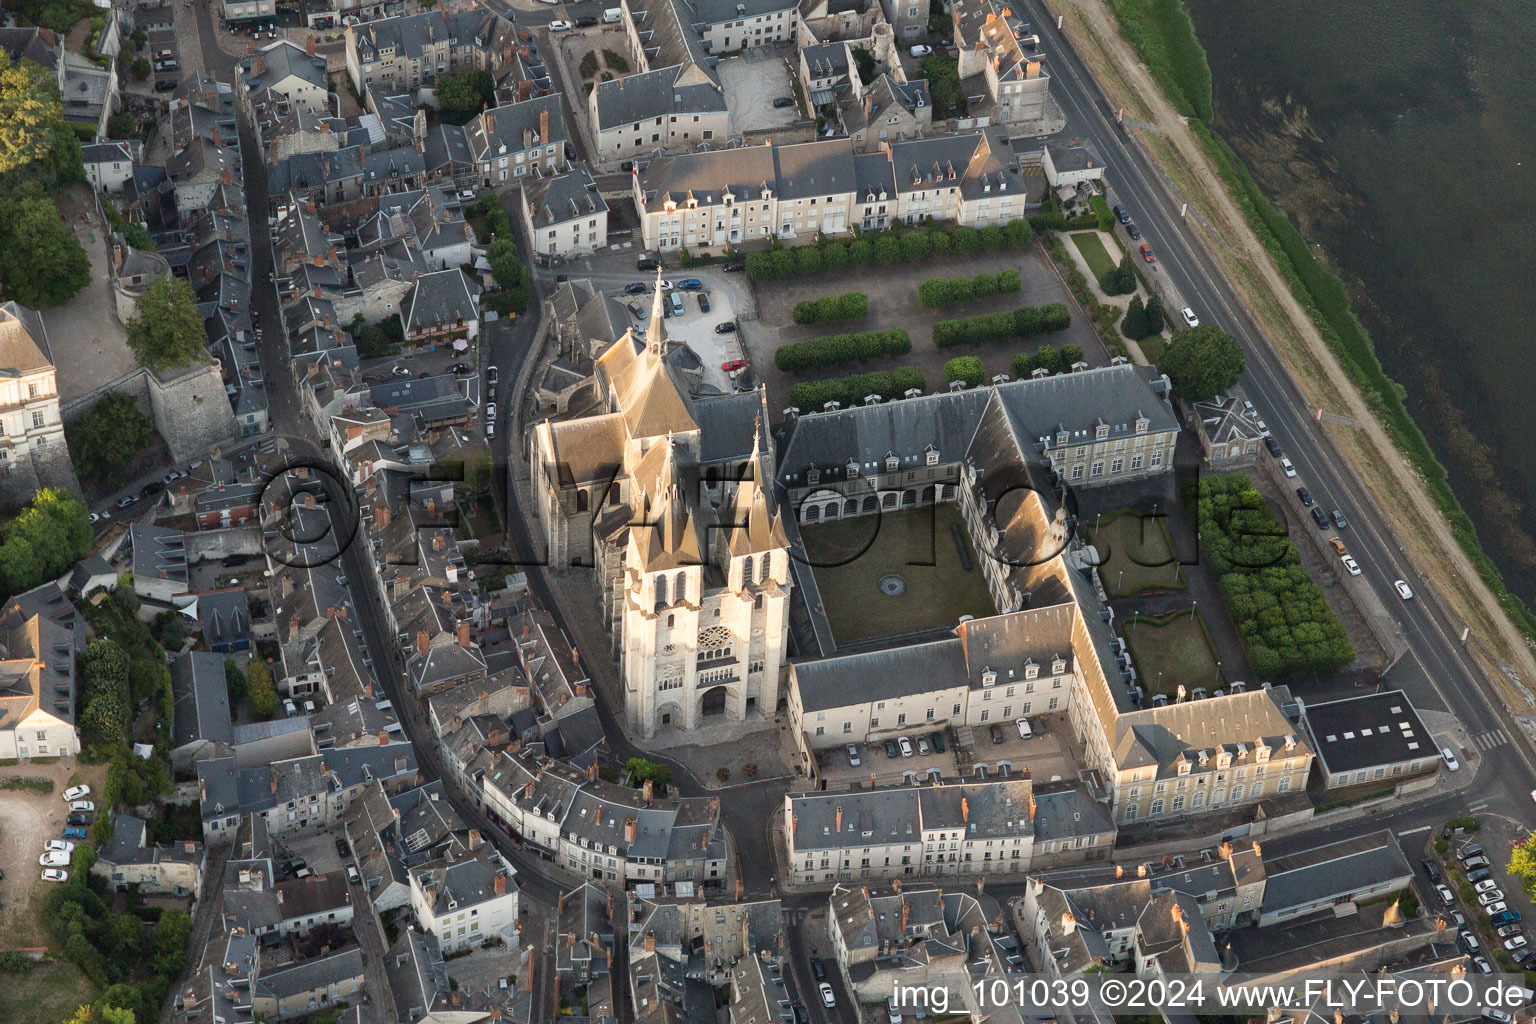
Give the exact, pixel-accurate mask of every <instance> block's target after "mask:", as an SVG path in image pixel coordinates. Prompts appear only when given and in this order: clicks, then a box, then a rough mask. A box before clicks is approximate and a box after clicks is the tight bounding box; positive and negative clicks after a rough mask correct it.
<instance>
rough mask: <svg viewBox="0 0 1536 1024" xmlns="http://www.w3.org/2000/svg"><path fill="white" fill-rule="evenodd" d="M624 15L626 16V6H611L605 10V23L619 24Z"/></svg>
mask: <svg viewBox="0 0 1536 1024" xmlns="http://www.w3.org/2000/svg"><path fill="white" fill-rule="evenodd" d="M623 17H624V8H622V7H610V8H608V9H607V10H606V11H604V12H603V24H604V25H617V24H618V23H619V20H620V19H621V18H623Z"/></svg>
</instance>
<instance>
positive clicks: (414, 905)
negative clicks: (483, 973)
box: [410, 831, 519, 954]
mask: <svg viewBox="0 0 1536 1024" xmlns="http://www.w3.org/2000/svg"><path fill="white" fill-rule="evenodd" d="M512 875H513V870H512V867H511V865H509V864H508V863H507V862H506V861H505V860H503V859H502V856H501V854H499V853H497V852H496V848H495V847H494V846H492V845H491V844H489V843H487V842H485V841H483V840H482V839H481V838H480V833H479V832H476V831H471V832H470V833H469V845H468V849H466V850H463V851H455V850H449V851H447V852H446V853H445V854H444V855H443V856H442V857H439V858H436V859H434V860H429V861H425V862H424V863H421V864H418V865H417V866H415V867H413V868H411V870H410V879H411V909H412V911H413V912H414V913H415V917H416V925H417V927H418V928H420V929H421V930H422V931H424V932H431V933H432V934H433V935H434V936H436V938H437V942H438V946H439V948H440V949H441V950H442V951H443V952H444V953H445V954H446V953H454V952H457V951H459V950H461V949H464V950H467V949H473V948H475V947H478V946H483V945H485V944H486V943H487V942H489V941H492V940H499V941H502V942H505V943H506V944H507V945H508V946H515V945H516V944H517V909H518V895H519V894H518V887H517V882H516V881H514V880H513V878H512Z"/></svg>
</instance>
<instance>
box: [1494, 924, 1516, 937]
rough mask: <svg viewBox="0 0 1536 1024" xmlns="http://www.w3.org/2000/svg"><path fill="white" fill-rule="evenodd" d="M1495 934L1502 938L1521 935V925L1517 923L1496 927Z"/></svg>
mask: <svg viewBox="0 0 1536 1024" xmlns="http://www.w3.org/2000/svg"><path fill="white" fill-rule="evenodd" d="M1494 934H1495V935H1497V936H1498V937H1499V938H1501V939H1507V938H1509V937H1510V936H1512V935H1519V934H1520V926H1519V925H1517V924H1506V925H1504V926H1503V927H1501V928H1495V929H1494Z"/></svg>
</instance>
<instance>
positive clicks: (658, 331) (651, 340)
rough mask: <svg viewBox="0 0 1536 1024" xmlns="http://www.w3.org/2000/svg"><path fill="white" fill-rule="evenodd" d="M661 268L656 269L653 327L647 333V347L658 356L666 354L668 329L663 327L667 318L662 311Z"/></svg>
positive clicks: (648, 328) (652, 307)
mask: <svg viewBox="0 0 1536 1024" xmlns="http://www.w3.org/2000/svg"><path fill="white" fill-rule="evenodd" d="M662 301H663V296H662V294H661V267H660V266H659V265H658V266H657V267H656V297H655V298H654V299H652V300H651V325H650V326H649V327H647V328H646V331H645V347H646V348H648V349H650V350H651V351H652V352H654V353H656V354H657V355H665V354H666V344H667V338H666V335H667V329H666V328H665V327H663V326H662V324H663V323H664V322H665V320H666V316H665V315H664V314H663V313H662V311H661V303H662Z"/></svg>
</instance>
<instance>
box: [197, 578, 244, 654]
mask: <svg viewBox="0 0 1536 1024" xmlns="http://www.w3.org/2000/svg"><path fill="white" fill-rule="evenodd" d="M197 618H198V621H199V622H201V623H202V628H203V640H204V641H205V642H206V643H207V644H208V645H209V646H210V647H212V646H214V645H215V644H230V645H233V644H236V643H238V642H240V641H242V640H249V639H250V635H251V612H250V608H249V607H248V606H247V599H246V594H245V588H244V587H229V588H227V589H224V590H210V591H205V592H203V593H201V594H198V595H197Z"/></svg>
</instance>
